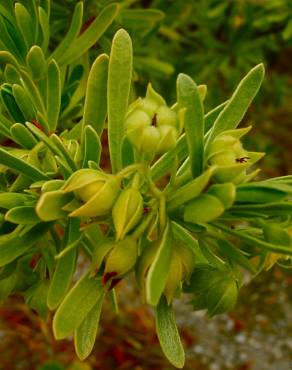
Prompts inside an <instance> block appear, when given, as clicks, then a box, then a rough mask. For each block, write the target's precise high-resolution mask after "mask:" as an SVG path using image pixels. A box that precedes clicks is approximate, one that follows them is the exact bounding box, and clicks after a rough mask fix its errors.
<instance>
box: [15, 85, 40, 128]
mask: <svg viewBox="0 0 292 370" xmlns="http://www.w3.org/2000/svg"><path fill="white" fill-rule="evenodd" d="M12 92H13V96H14V99H15V101H16V103H17V105H18V107H19V109H20V110H21V112H22V114H23V116H24V118H25V120H26V121H31V120H33V119H35V117H36V111H35V109H34V106H33V102H32V100H31V98H30V96H29V95H28V94H27V92H26V91H25V89H24V88H23V87H22V86H20V85H16V84H14V85H13V87H12Z"/></svg>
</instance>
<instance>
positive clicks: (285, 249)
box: [214, 223, 292, 255]
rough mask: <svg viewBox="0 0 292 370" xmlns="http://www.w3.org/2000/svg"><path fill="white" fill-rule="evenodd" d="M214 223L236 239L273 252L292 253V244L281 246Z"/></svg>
mask: <svg viewBox="0 0 292 370" xmlns="http://www.w3.org/2000/svg"><path fill="white" fill-rule="evenodd" d="M214 225H215V226H216V227H217V228H219V229H220V230H223V231H225V232H226V233H227V234H230V235H233V236H235V237H237V238H238V239H240V240H242V241H244V242H245V243H246V244H248V245H250V246H252V247H255V248H260V249H263V250H266V251H269V252H275V253H282V254H287V255H292V246H283V245H279V244H278V243H269V242H266V241H264V240H262V239H259V238H257V237H254V236H252V235H250V234H248V233H247V232H242V231H237V230H233V229H230V228H229V227H226V226H224V225H222V224H221V223H220V224H219V223H214Z"/></svg>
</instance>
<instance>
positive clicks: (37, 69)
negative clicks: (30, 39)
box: [26, 45, 47, 80]
mask: <svg viewBox="0 0 292 370" xmlns="http://www.w3.org/2000/svg"><path fill="white" fill-rule="evenodd" d="M26 63H27V65H28V67H29V70H30V73H31V75H32V77H33V79H34V80H39V79H40V78H42V77H44V76H45V74H46V72H47V62H46V59H45V55H44V52H43V50H42V49H41V48H40V47H39V46H38V45H34V46H32V47H31V48H30V50H29V51H28V53H27V56H26Z"/></svg>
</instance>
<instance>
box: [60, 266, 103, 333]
mask: <svg viewBox="0 0 292 370" xmlns="http://www.w3.org/2000/svg"><path fill="white" fill-rule="evenodd" d="M102 291H103V289H102V287H101V282H100V279H97V278H90V277H88V274H87V273H86V274H85V276H83V277H82V278H81V279H80V280H79V281H78V283H76V284H75V285H74V287H73V288H72V289H71V290H70V292H69V294H67V296H66V297H65V299H64V300H63V302H62V303H61V305H60V306H59V308H58V310H57V312H56V314H55V316H54V320H53V331H54V335H55V338H56V339H63V338H66V337H67V336H68V335H71V334H73V333H74V331H75V330H76V329H77V328H78V326H79V325H80V324H81V323H82V322H83V320H84V319H85V317H86V316H87V315H88V313H89V312H90V311H91V309H92V308H93V307H94V305H95V304H96V302H97V301H98V299H99V296H100V293H101V292H102Z"/></svg>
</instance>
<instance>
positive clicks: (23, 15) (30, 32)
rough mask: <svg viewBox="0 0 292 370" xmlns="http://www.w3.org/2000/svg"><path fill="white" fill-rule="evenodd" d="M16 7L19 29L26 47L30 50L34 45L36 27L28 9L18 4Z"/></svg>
mask: <svg viewBox="0 0 292 370" xmlns="http://www.w3.org/2000/svg"><path fill="white" fill-rule="evenodd" d="M14 7H15V17H16V22H17V25H18V28H19V29H20V32H21V34H22V36H23V38H24V41H25V44H26V47H27V48H29V47H30V46H31V45H33V43H34V27H33V23H32V18H31V16H30V14H29V12H28V10H27V9H26V7H25V6H23V5H22V4H21V3H16V4H15V5H14Z"/></svg>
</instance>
